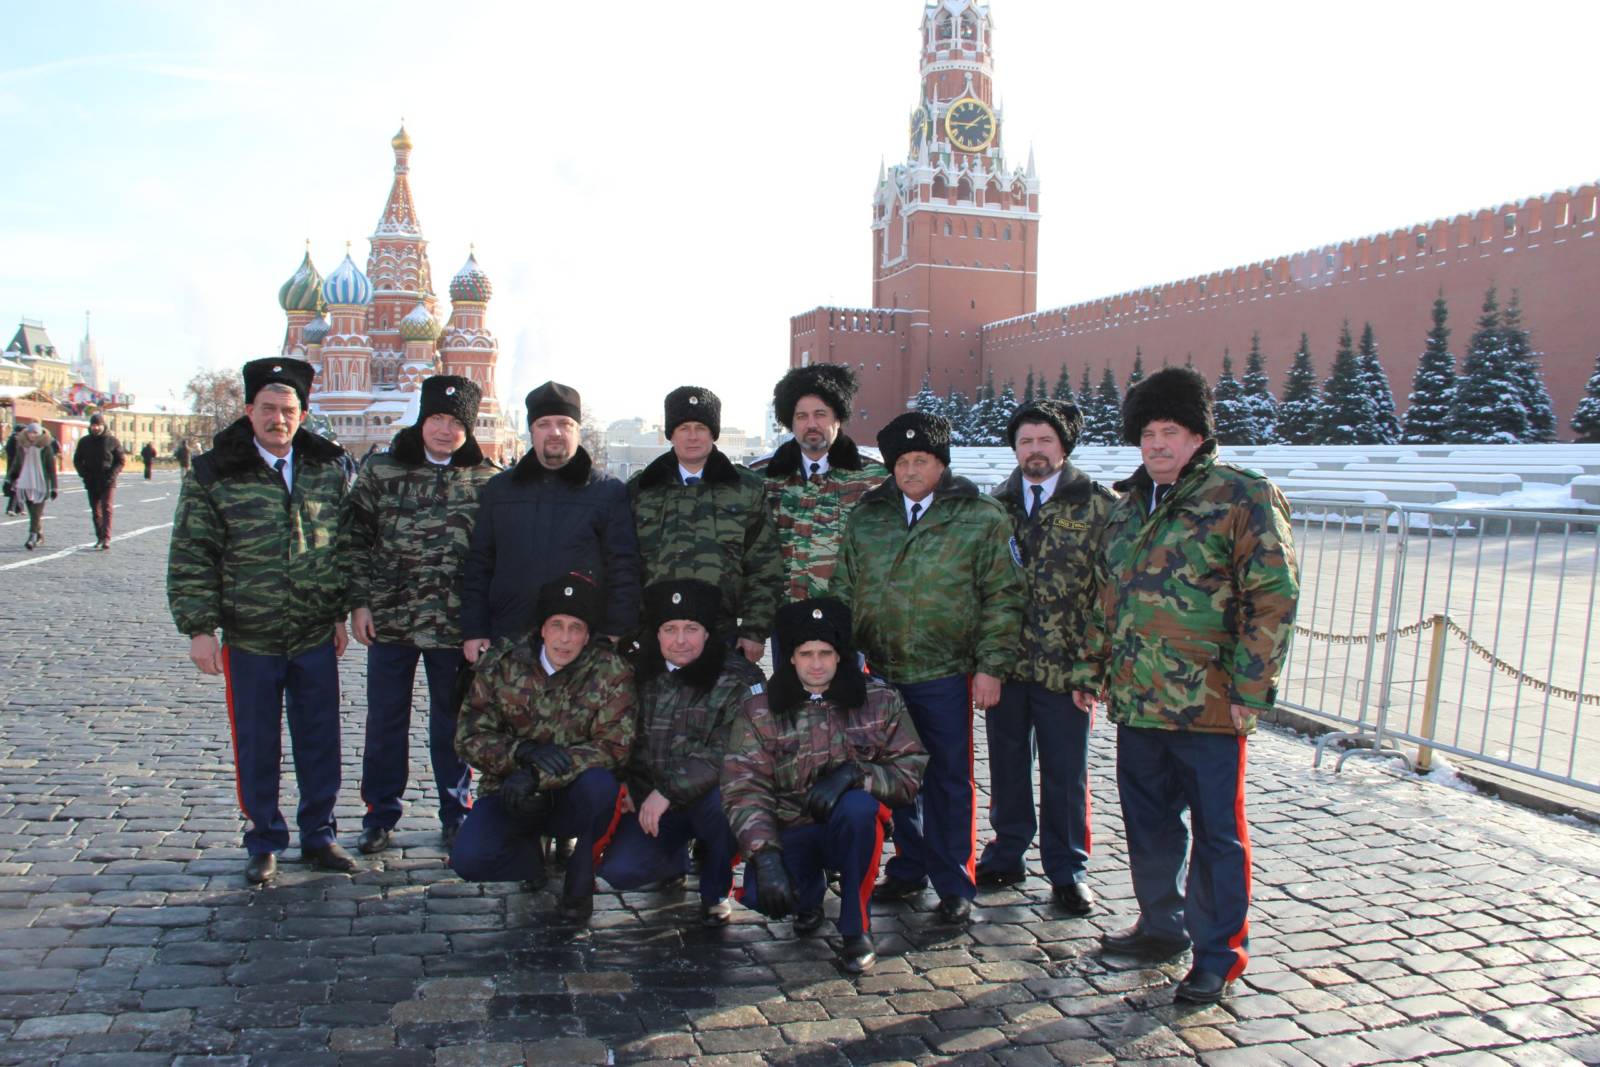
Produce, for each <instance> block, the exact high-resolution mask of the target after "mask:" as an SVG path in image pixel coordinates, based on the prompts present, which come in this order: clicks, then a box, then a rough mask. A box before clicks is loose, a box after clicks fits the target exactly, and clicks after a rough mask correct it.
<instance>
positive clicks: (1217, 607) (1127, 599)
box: [1073, 441, 1300, 734]
mask: <svg viewBox="0 0 1600 1067" xmlns="http://www.w3.org/2000/svg"><path fill="white" fill-rule="evenodd" d="M1117 488H1118V489H1119V490H1123V491H1124V495H1123V497H1122V499H1121V500H1120V501H1118V502H1117V504H1116V506H1115V507H1114V508H1113V509H1112V511H1111V517H1110V519H1109V520H1108V521H1107V525H1106V535H1105V540H1104V542H1103V543H1102V549H1101V554H1100V557H1099V560H1098V564H1097V567H1096V586H1097V589H1098V591H1099V595H1098V597H1097V600H1096V605H1095V608H1094V610H1093V611H1091V613H1090V625H1089V628H1088V631H1087V632H1086V633H1085V635H1084V642H1083V647H1084V660H1083V661H1082V662H1081V663H1079V664H1078V665H1076V666H1075V667H1074V670H1073V686H1074V688H1077V689H1084V690H1088V691H1090V692H1104V694H1105V696H1106V700H1107V703H1108V705H1109V708H1110V712H1109V717H1110V719H1111V721H1112V722H1116V723H1121V724H1123V725H1126V726H1137V727H1144V728H1148V729H1163V730H1194V731H1197V732H1200V733H1217V734H1233V733H1244V734H1248V733H1250V732H1252V731H1253V730H1255V727H1256V716H1255V714H1254V713H1253V712H1254V711H1261V710H1265V709H1267V708H1270V707H1272V704H1273V701H1274V700H1275V699H1276V697H1277V684H1278V672H1279V671H1280V670H1281V669H1282V667H1283V659H1284V656H1285V655H1286V654H1287V653H1288V650H1289V639H1290V637H1291V636H1292V634H1293V630H1294V613H1295V604H1296V602H1297V600H1298V599H1299V595H1300V587H1299V581H1298V578H1297V576H1296V572H1295V559H1294V541H1293V535H1292V533H1291V531H1290V527H1289V504H1288V502H1287V501H1286V500H1284V498H1283V494H1282V493H1280V492H1279V491H1278V488H1277V487H1276V486H1274V485H1273V484H1272V483H1271V482H1269V481H1268V480H1267V479H1266V478H1265V477H1263V476H1262V475H1260V474H1257V473H1256V472H1254V471H1247V470H1243V469H1241V468H1239V467H1235V466H1233V465H1232V464H1228V463H1218V462H1217V446H1216V443H1215V442H1214V441H1207V442H1206V443H1205V444H1204V445H1202V446H1201V449H1200V451H1199V452H1198V453H1197V454H1196V455H1195V457H1194V459H1193V460H1191V461H1190V462H1189V465H1188V466H1187V467H1185V468H1184V470H1183V471H1182V472H1181V473H1180V474H1179V475H1178V479H1177V481H1176V482H1175V483H1174V484H1173V487H1172V489H1171V490H1169V491H1168V492H1167V494H1166V496H1165V497H1164V498H1163V499H1162V501H1161V503H1160V505H1158V506H1157V507H1156V509H1155V512H1154V513H1153V514H1152V513H1151V512H1150V492H1151V488H1152V483H1151V480H1150V476H1149V474H1147V473H1146V472H1145V470H1144V468H1143V467H1140V468H1139V469H1138V470H1137V471H1135V472H1134V474H1133V476H1132V477H1131V478H1129V479H1128V480H1127V481H1125V482H1119V483H1118V485H1117ZM1230 704H1240V705H1243V706H1244V707H1246V708H1250V709H1252V714H1250V715H1249V716H1247V717H1246V719H1245V723H1244V728H1243V729H1242V730H1237V731H1236V730H1235V729H1234V726H1233V721H1232V718H1231V717H1230V714H1229V710H1228V706H1229V705H1230Z"/></svg>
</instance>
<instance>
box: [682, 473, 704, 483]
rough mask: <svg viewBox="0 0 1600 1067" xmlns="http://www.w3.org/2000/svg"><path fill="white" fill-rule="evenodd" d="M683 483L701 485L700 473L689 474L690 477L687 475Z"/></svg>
mask: <svg viewBox="0 0 1600 1067" xmlns="http://www.w3.org/2000/svg"><path fill="white" fill-rule="evenodd" d="M683 484H684V485H699V484H700V476H699V475H698V474H691V475H689V477H687V478H685V479H684V480H683Z"/></svg>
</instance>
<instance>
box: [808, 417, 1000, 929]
mask: <svg viewBox="0 0 1600 1067" xmlns="http://www.w3.org/2000/svg"><path fill="white" fill-rule="evenodd" d="M878 448H879V450H880V451H881V452H882V453H883V458H884V461H885V462H886V463H888V464H889V466H890V469H892V470H893V471H894V477H893V478H892V479H891V480H889V481H887V482H885V483H884V484H883V485H881V486H879V487H878V488H877V489H874V490H872V491H871V492H870V493H868V494H866V496H864V497H862V498H861V503H860V504H859V505H858V506H857V507H856V509H855V511H853V512H852V513H851V514H850V519H849V521H848V522H847V523H846V524H845V534H844V547H843V549H842V550H841V551H840V553H839V569H838V571H837V572H836V573H835V574H834V577H833V582H832V583H831V585H830V590H831V592H832V595H834V596H837V597H839V598H840V599H841V600H843V601H844V602H845V603H846V604H847V605H848V606H849V607H850V608H851V610H852V611H853V612H854V614H855V640H856V643H857V645H858V647H860V649H861V650H862V651H863V652H865V653H866V656H867V665H868V666H869V667H870V668H871V669H872V671H873V673H875V674H877V675H880V676H882V677H883V678H885V679H887V680H888V681H889V682H890V683H892V684H893V685H894V686H895V687H896V688H897V689H899V691H900V695H901V697H902V698H904V700H905V702H906V705H907V707H909V708H910V710H911V719H912V721H913V722H914V723H915V724H916V727H917V734H918V736H919V737H921V738H922V743H923V744H924V745H925V746H927V750H928V773H927V776H926V778H925V779H924V780H923V783H922V789H921V792H919V793H918V794H917V799H916V802H915V803H914V804H911V805H907V806H905V807H902V808H899V809H897V810H896V811H895V813H894V858H893V859H891V860H890V861H889V863H888V866H887V867H886V868H885V873H886V874H887V876H888V877H887V878H886V879H885V880H884V882H883V884H882V885H881V886H879V887H878V890H877V899H879V900H903V899H905V898H906V897H908V896H911V895H912V894H914V893H920V892H921V891H922V890H923V889H925V888H926V887H927V885H928V883H929V882H930V881H931V882H932V883H933V888H934V891H935V892H937V893H938V894H939V912H938V915H939V918H940V920H941V921H943V922H946V923H960V922H965V921H966V920H967V918H968V917H969V916H970V915H971V912H972V899H973V897H974V896H976V894H977V886H976V883H975V881H974V878H975V871H974V867H975V861H976V859H977V786H976V783H975V782H974V781H973V778H972V762H973V751H972V709H973V707H974V706H977V707H979V708H988V707H990V706H992V705H993V704H994V703H995V702H996V701H997V700H999V699H1000V679H1001V678H1003V677H1005V676H1006V675H1007V674H1008V673H1009V672H1010V671H1011V669H1012V666H1013V664H1014V663H1015V661H1016V652H1017V634H1018V631H1019V630H1020V629H1021V626H1022V577H1021V570H1020V569H1019V568H1018V567H1017V565H1016V563H1014V562H1013V561H1012V558H1011V552H1010V548H1009V543H1010V539H1011V520H1010V518H1008V517H1007V515H1006V512H1005V508H1004V507H1002V506H1001V505H1000V503H999V502H998V501H996V500H995V499H994V498H993V497H989V496H985V495H983V494H982V493H979V492H978V489H977V487H976V486H975V485H973V484H972V483H971V482H969V481H967V479H965V478H958V477H955V476H954V475H952V474H951V473H950V471H949V466H950V424H949V423H948V422H946V421H945V420H944V419H943V418H941V417H939V416H937V415H926V414H923V413H921V412H915V411H908V412H906V413H905V414H903V415H900V416H898V417H896V418H895V419H894V420H893V421H891V422H890V423H889V425H887V426H885V427H884V428H883V429H882V430H881V431H880V432H879V433H878Z"/></svg>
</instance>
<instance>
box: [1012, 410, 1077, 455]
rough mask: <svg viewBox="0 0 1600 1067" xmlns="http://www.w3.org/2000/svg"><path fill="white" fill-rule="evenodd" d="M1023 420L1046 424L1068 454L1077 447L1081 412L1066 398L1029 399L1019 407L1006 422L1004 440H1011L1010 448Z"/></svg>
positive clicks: (1015, 439) (1014, 442)
mask: <svg viewBox="0 0 1600 1067" xmlns="http://www.w3.org/2000/svg"><path fill="white" fill-rule="evenodd" d="M1025 422H1042V423H1045V424H1046V425H1048V426H1049V427H1050V428H1051V429H1052V430H1054V431H1055V432H1056V436H1057V437H1059V438H1061V447H1063V448H1065V449H1066V450H1067V455H1069V456H1070V455H1072V450H1073V449H1074V448H1077V447H1078V438H1079V437H1080V436H1081V435H1082V434H1083V412H1081V411H1079V410H1078V405H1076V404H1074V403H1072V402H1071V401H1068V400H1048V399H1047V400H1030V401H1028V402H1027V403H1026V404H1023V405H1022V406H1021V407H1019V408H1018V409H1017V412H1016V414H1015V415H1012V416H1011V421H1010V422H1008V423H1006V440H1007V441H1010V442H1011V447H1012V448H1016V447H1017V430H1018V429H1019V428H1020V427H1021V426H1022V424H1023V423H1025Z"/></svg>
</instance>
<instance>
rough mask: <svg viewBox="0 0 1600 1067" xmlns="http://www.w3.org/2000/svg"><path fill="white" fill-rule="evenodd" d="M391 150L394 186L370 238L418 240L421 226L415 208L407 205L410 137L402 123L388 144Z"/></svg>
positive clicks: (409, 184) (391, 187)
mask: <svg viewBox="0 0 1600 1067" xmlns="http://www.w3.org/2000/svg"><path fill="white" fill-rule="evenodd" d="M389 146H390V147H391V148H393V149H394V184H393V185H392V186H390V187H389V199H388V201H387V202H386V203H385V204H384V205H383V217H382V218H380V219H379V220H378V232H377V233H375V234H373V235H372V236H373V237H421V236H422V224H421V223H420V222H418V221H417V209H416V206H415V205H414V204H413V203H412V202H411V180H410V178H409V177H407V175H409V174H410V173H411V135H410V134H408V133H407V132H406V128H405V125H404V124H403V123H402V124H401V126H400V132H399V133H397V134H395V135H394V137H393V138H392V139H391V140H390V141H389Z"/></svg>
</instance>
